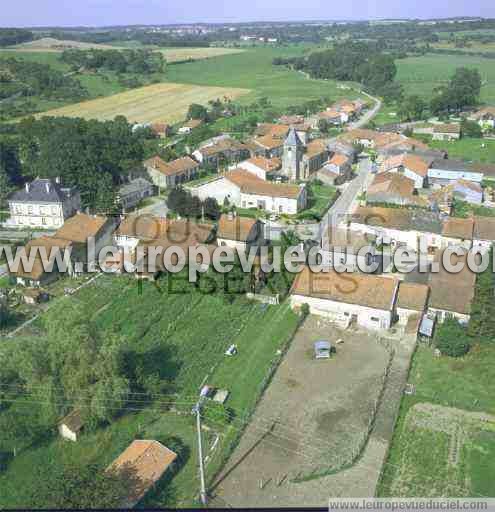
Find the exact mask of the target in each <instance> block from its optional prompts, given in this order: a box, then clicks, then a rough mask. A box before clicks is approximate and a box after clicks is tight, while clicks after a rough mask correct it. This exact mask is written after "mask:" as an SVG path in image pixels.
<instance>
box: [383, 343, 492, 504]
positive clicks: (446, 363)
mask: <svg viewBox="0 0 495 512" xmlns="http://www.w3.org/2000/svg"><path fill="white" fill-rule="evenodd" d="M494 363H495V347H494V346H492V345H485V346H482V347H480V346H475V347H474V348H473V349H472V350H471V352H470V353H469V354H468V355H467V356H465V357H463V358H461V359H452V358H449V357H441V358H436V357H434V355H433V349H431V348H428V347H425V346H420V347H418V349H417V351H416V354H415V356H414V359H413V364H412V368H411V372H410V376H409V379H408V382H410V383H412V384H413V385H414V386H415V388H416V389H415V393H414V395H412V396H404V398H403V400H402V404H401V412H400V416H399V420H398V423H397V426H396V430H395V433H394V439H393V442H392V446H391V450H390V454H389V458H388V461H387V464H386V465H385V470H384V473H383V478H382V481H381V485H380V489H379V495H380V496H399V495H400V496H407V497H414V496H461V495H468V496H471V495H475V494H476V495H481V496H495V481H494V480H493V478H491V477H488V475H493V472H492V471H493V469H491V468H493V461H494V460H495V424H494V423H484V422H473V421H469V420H464V419H461V420H460V421H459V425H460V431H459V432H460V433H461V434H462V436H463V437H462V443H460V447H459V450H458V459H459V460H458V462H457V464H452V463H451V461H450V458H451V457H452V448H451V446H452V444H451V443H452V436H451V435H448V434H447V433H446V432H442V431H441V430H442V429H438V430H436V429H435V428H434V424H435V422H439V421H438V415H437V416H436V417H435V415H433V416H432V418H430V419H427V420H426V421H424V422H423V425H419V426H418V425H414V420H415V419H417V418H418V416H421V415H419V414H418V413H417V412H416V411H415V409H413V407H414V406H415V405H416V404H424V403H426V404H433V405H439V406H445V407H449V408H455V409H458V410H460V417H461V418H462V411H472V412H484V413H489V414H492V415H493V414H495V394H494V393H493V385H491V383H493V382H495V364H494ZM416 421H417V420H416ZM439 423H440V424H441V422H439ZM446 424H447V425H448V424H449V422H446ZM459 432H457V433H456V434H455V435H459Z"/></svg>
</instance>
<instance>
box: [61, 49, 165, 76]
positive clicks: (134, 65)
mask: <svg viewBox="0 0 495 512" xmlns="http://www.w3.org/2000/svg"><path fill="white" fill-rule="evenodd" d="M60 59H61V60H62V62H65V63H66V64H68V65H70V66H71V67H72V69H74V70H78V69H81V68H84V69H87V70H91V71H98V70H100V69H103V70H109V71H114V72H115V73H139V74H145V75H149V74H153V73H162V72H163V70H164V66H165V59H164V57H163V54H162V53H160V52H156V51H153V50H146V49H138V50H97V49H91V50H65V51H64V52H63V53H62V55H61V57H60Z"/></svg>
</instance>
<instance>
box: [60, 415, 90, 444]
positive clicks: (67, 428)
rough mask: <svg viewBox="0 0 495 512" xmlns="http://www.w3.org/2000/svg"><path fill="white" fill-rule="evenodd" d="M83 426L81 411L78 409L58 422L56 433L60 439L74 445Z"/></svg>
mask: <svg viewBox="0 0 495 512" xmlns="http://www.w3.org/2000/svg"><path fill="white" fill-rule="evenodd" d="M83 425H84V424H83V419H82V414H81V411H80V410H79V409H74V410H73V411H72V412H70V413H69V414H67V416H65V418H63V419H62V420H61V421H60V423H59V424H58V433H59V434H60V436H61V437H62V439H66V440H68V441H72V442H74V443H75V442H77V438H78V436H79V433H80V432H81V430H82V428H83Z"/></svg>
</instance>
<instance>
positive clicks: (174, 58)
mask: <svg viewBox="0 0 495 512" xmlns="http://www.w3.org/2000/svg"><path fill="white" fill-rule="evenodd" d="M159 51H160V52H161V53H162V54H163V56H164V57H165V60H166V61H167V62H180V61H183V60H189V59H194V60H200V59H209V58H211V57H220V56H222V55H231V54H232V53H241V52H244V51H245V50H239V49H235V48H170V49H162V50H159Z"/></svg>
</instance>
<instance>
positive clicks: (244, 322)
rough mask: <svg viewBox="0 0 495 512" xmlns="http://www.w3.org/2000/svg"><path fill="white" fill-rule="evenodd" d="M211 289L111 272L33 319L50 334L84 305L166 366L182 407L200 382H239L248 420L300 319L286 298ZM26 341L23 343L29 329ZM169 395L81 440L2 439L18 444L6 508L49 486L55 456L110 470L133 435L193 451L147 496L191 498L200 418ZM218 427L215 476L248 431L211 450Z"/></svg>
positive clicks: (25, 403)
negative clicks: (230, 352) (52, 325)
mask: <svg viewBox="0 0 495 512" xmlns="http://www.w3.org/2000/svg"><path fill="white" fill-rule="evenodd" d="M172 287H173V288H172ZM180 290H182V292H181V293H178V292H177V291H180ZM202 290H203V292H201V291H198V290H197V289H195V288H193V287H192V286H191V285H189V284H184V283H183V282H182V283H181V282H180V281H178V282H177V283H175V282H174V284H172V285H171V288H169V287H168V285H167V281H166V280H163V281H160V284H159V287H157V286H155V285H153V284H150V283H143V287H142V289H140V288H139V287H138V284H137V281H136V280H135V279H127V278H124V277H114V276H105V277H103V278H100V279H99V280H97V281H96V282H95V284H94V285H91V286H89V287H87V288H85V289H82V290H81V291H80V292H79V293H78V294H77V295H75V296H72V297H67V298H65V297H62V296H61V297H59V298H57V299H55V301H56V302H55V303H54V305H53V307H52V309H51V310H50V311H49V312H47V313H45V314H44V315H42V317H41V318H40V319H39V320H38V321H37V322H36V323H35V325H33V326H32V327H31V329H33V334H32V335H35V336H37V338H38V339H40V342H42V337H43V330H44V325H46V324H47V323H48V322H52V321H53V319H55V318H58V319H60V318H64V315H65V314H66V312H67V308H70V307H71V305H77V306H78V307H82V308H83V309H84V311H85V313H86V314H87V315H89V316H90V317H91V320H92V322H93V325H94V326H96V328H97V329H98V330H99V331H100V332H102V333H105V332H107V331H108V330H112V331H115V330H117V332H118V333H119V334H120V335H121V336H123V337H124V338H125V339H126V340H127V342H130V343H131V345H133V346H134V347H135V351H136V352H135V357H136V358H142V359H143V361H144V362H145V364H146V368H150V369H151V368H153V369H155V370H156V369H158V370H159V373H160V376H161V378H162V379H166V380H167V381H168V382H169V393H174V394H176V398H175V399H174V401H175V402H176V407H177V409H178V410H179V411H182V412H183V413H188V412H189V411H190V410H191V407H192V405H193V403H194V401H195V400H196V397H197V396H198V391H199V388H200V385H201V384H202V383H204V382H207V383H208V384H211V385H213V386H217V387H221V388H225V389H228V390H229V391H230V397H229V400H228V401H227V404H226V405H227V406H228V407H229V408H232V410H233V411H234V413H235V416H236V418H237V419H238V420H239V421H242V419H243V418H245V417H247V416H248V415H249V414H250V412H251V410H252V409H253V407H254V405H255V403H256V400H257V397H258V396H259V394H260V393H261V391H262V381H263V380H264V378H265V377H266V375H267V372H268V369H269V367H270V365H272V364H273V363H274V361H277V360H278V359H279V358H280V355H279V354H277V350H278V349H280V348H282V347H283V346H284V344H286V343H287V342H288V341H289V340H290V338H291V336H292V334H293V332H294V330H295V329H296V328H297V325H298V321H299V320H298V317H297V316H296V315H295V314H294V313H292V311H291V310H290V308H289V307H288V305H286V304H283V305H281V306H264V305H261V304H259V303H252V302H248V301H247V300H245V299H244V298H243V296H241V295H239V296H237V297H234V300H233V302H232V303H230V301H229V300H226V299H225V297H223V296H222V295H221V294H214V295H209V294H207V293H204V292H205V291H206V288H203V289H202ZM192 319H194V322H192V321H191V320H192ZM67 328H69V327H67ZM27 334H29V333H27ZM16 341H17V342H18V343H22V338H19V339H18V340H16ZM232 343H235V344H236V345H237V347H238V350H239V353H238V355H237V356H235V357H232V358H228V357H226V356H225V355H224V352H225V350H226V348H227V347H228V346H229V345H230V344H232ZM74 350H76V347H74ZM162 400H167V398H161V399H160V400H158V401H157V402H151V403H146V404H144V403H143V405H142V406H139V407H138V409H141V410H128V411H127V412H126V414H124V415H123V416H121V417H120V418H118V419H116V420H115V421H114V422H112V423H111V425H109V426H108V427H106V428H99V429H97V430H95V431H89V432H85V433H84V434H83V435H82V437H81V440H80V441H79V442H78V443H66V442H62V441H61V440H60V439H58V438H57V436H56V435H55V429H54V428H53V435H52V436H51V437H49V438H48V439H45V440H44V441H43V442H41V443H39V444H37V445H35V446H26V444H25V442H23V440H22V439H16V440H11V441H9V442H6V441H5V440H3V439H0V452H2V451H3V452H7V453H10V452H11V451H12V449H13V447H14V446H15V447H16V448H17V456H16V457H15V458H14V459H12V461H11V462H10V463H9V465H8V467H7V469H6V470H5V471H4V472H3V473H0V488H1V489H2V492H1V493H0V508H13V507H14V508H22V507H23V506H25V504H26V490H27V489H30V488H34V487H36V486H37V485H39V482H38V481H37V480H36V479H37V475H38V472H39V470H40V468H43V467H45V465H46V464H49V463H56V464H59V463H62V462H64V463H70V462H71V461H74V462H76V461H79V462H83V463H90V462H91V463H96V464H98V465H99V467H101V468H102V469H103V468H105V467H106V465H108V464H109V463H110V462H111V461H112V460H113V459H114V458H115V457H116V456H117V455H118V454H119V453H120V452H121V451H122V450H123V449H124V448H125V447H126V446H127V445H128V444H129V443H130V442H131V441H132V440H133V439H136V438H145V439H146V438H154V439H158V440H159V439H167V438H168V437H170V436H172V437H176V438H178V439H180V441H181V442H182V443H183V444H184V445H185V446H186V448H187V450H186V453H187V456H185V457H184V460H183V461H181V469H180V470H179V471H178V473H177V475H176V476H175V477H174V478H173V479H172V481H171V482H167V479H165V482H164V483H162V484H161V485H159V486H158V488H157V489H156V492H154V493H153V496H151V497H150V498H149V499H148V501H147V502H146V504H147V505H149V506H155V507H164V506H178V505H181V506H186V505H191V504H192V503H193V502H194V499H195V493H196V491H197V483H198V482H197V465H196V462H197V459H196V452H195V449H196V448H195V443H194V435H195V431H194V419H193V418H192V417H191V416H190V415H189V414H183V415H180V416H178V415H177V413H174V412H171V411H168V410H167V409H168V408H167V407H164V406H163V404H162V403H160V402H161V401H162ZM169 400H170V398H169ZM35 404H36V402H35ZM13 407H14V408H15V409H14V410H15V412H16V413H17V414H26V413H27V411H28V410H37V409H38V408H39V406H38V405H33V404H32V403H30V398H29V397H26V399H20V400H19V401H17V402H16V403H15V405H14V406H13ZM134 407H136V406H134ZM214 434H215V432H211V435H205V436H204V437H205V439H204V440H205V444H206V446H205V450H206V453H207V454H208V455H209V459H210V461H209V464H208V466H207V477H208V478H212V477H213V476H214V473H215V471H217V470H218V469H219V467H220V465H221V464H222V462H223V461H224V460H225V458H226V456H227V455H228V453H229V447H230V445H231V443H232V442H234V441H235V439H236V438H237V436H238V435H239V430H238V429H237V428H227V429H226V430H225V432H223V436H222V437H221V438H220V442H219V443H218V444H217V447H216V449H215V451H214V452H211V453H210V448H211V444H212V442H213V437H214Z"/></svg>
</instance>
